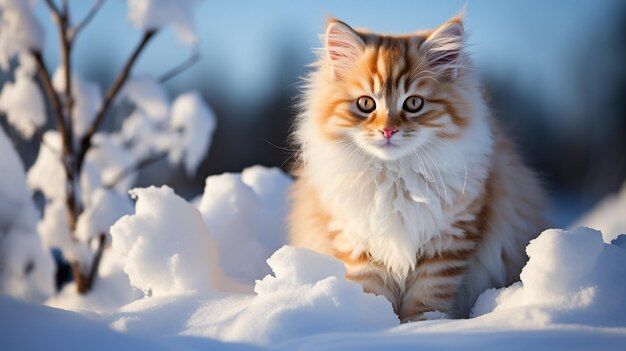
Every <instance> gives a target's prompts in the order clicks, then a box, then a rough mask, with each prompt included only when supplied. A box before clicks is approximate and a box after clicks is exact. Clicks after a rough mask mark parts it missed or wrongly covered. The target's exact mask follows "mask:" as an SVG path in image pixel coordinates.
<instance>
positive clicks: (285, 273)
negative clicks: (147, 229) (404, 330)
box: [182, 246, 398, 345]
mask: <svg viewBox="0 0 626 351" xmlns="http://www.w3.org/2000/svg"><path fill="white" fill-rule="evenodd" d="M268 263H269V265H270V267H271V268H272V270H273V271H274V274H275V276H271V275H268V276H266V277H265V278H263V280H261V281H257V283H256V286H255V288H254V291H255V292H256V294H257V295H256V296H254V297H253V298H252V299H249V300H244V301H241V300H240V299H231V300H228V299H224V300H217V301H212V302H208V303H205V304H204V305H203V306H201V307H200V308H199V309H198V310H197V311H196V313H195V314H194V315H193V316H192V317H191V318H190V319H189V321H188V323H187V329H186V330H185V331H184V332H183V333H182V334H184V335H193V336H203V337H212V338H216V339H219V340H223V341H239V342H250V343H255V344H261V345H270V344H276V343H279V342H282V341H285V340H289V339H293V338H299V337H304V336H309V335H314V334H318V333H323V332H331V331H332V332H342V331H344V332H346V331H359V332H366V331H373V330H378V329H381V328H386V327H391V326H394V325H397V324H398V318H397V317H396V315H395V314H394V313H393V310H392V307H391V304H390V303H389V301H387V299H385V298H384V297H382V296H375V295H370V294H366V293H364V292H363V290H362V288H361V286H360V285H358V284H356V283H353V282H349V281H346V280H345V278H344V276H345V268H344V266H343V264H342V263H341V262H339V261H337V260H335V259H334V258H332V257H329V256H326V255H321V254H319V253H316V252H313V251H310V250H308V249H303V248H295V247H289V246H284V247H282V248H281V249H279V250H278V251H276V253H274V255H272V257H271V258H270V259H268Z"/></svg>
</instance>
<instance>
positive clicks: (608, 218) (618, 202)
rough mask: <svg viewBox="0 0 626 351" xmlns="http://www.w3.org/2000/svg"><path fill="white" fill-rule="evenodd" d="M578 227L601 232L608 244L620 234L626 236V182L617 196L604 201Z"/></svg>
mask: <svg viewBox="0 0 626 351" xmlns="http://www.w3.org/2000/svg"><path fill="white" fill-rule="evenodd" d="M576 225H577V226H587V227H591V228H595V229H598V230H601V231H602V235H603V237H604V241H605V242H607V243H608V242H611V240H613V239H615V238H617V236H618V235H620V234H626V182H624V184H622V188H621V190H620V191H619V192H618V193H617V194H614V195H611V196H608V197H607V198H605V199H604V200H602V201H601V202H600V203H599V204H598V205H596V206H595V208H594V209H592V210H591V211H590V212H589V213H587V214H586V215H584V216H583V217H582V218H581V219H580V220H579V221H578V223H577V224H576Z"/></svg>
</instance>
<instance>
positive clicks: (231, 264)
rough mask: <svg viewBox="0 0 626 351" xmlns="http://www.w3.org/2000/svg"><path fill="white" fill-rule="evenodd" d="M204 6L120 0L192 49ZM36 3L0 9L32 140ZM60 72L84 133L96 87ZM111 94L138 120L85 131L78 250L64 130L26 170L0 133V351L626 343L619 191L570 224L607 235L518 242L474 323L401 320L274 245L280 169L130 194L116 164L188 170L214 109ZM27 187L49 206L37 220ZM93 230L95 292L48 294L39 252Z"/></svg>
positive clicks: (623, 207) (21, 117)
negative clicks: (89, 139)
mask: <svg viewBox="0 0 626 351" xmlns="http://www.w3.org/2000/svg"><path fill="white" fill-rule="evenodd" d="M198 2H199V1H198V0H133V1H128V9H129V12H128V18H129V21H130V22H131V23H132V25H133V26H135V27H137V28H138V29H142V30H151V29H155V28H160V27H163V26H170V25H171V26H172V27H173V29H174V31H175V32H176V35H177V38H178V39H179V40H180V41H181V42H183V43H184V44H186V45H188V46H192V47H193V46H194V45H195V44H196V42H197V38H196V34H195V32H194V28H193V21H192V20H191V17H193V16H192V14H193V13H194V7H195V6H196V4H197V3H198ZM33 4H34V1H23V0H0V27H1V28H2V30H1V31H0V69H3V70H6V69H8V68H9V61H10V60H11V59H12V58H14V57H17V59H18V63H19V65H18V67H17V69H16V71H15V77H14V80H13V81H12V82H9V83H6V84H4V86H3V87H2V89H1V90H0V112H3V113H4V115H6V118H7V122H8V123H9V124H10V125H11V126H12V128H14V129H15V130H16V131H18V132H19V133H20V135H22V136H23V137H24V138H26V139H31V138H33V137H34V136H35V135H36V134H37V132H38V129H39V128H41V127H42V126H43V125H44V122H45V120H46V116H45V114H46V111H45V109H44V106H45V104H44V101H43V99H44V97H43V95H42V94H41V93H40V91H39V90H38V89H37V85H36V84H35V81H34V80H33V76H34V72H35V70H34V67H35V65H34V63H33V60H32V57H31V55H30V50H33V49H40V48H41V47H42V46H43V32H42V29H41V27H40V25H39V24H38V23H37V20H36V18H35V17H34V16H33V14H32V6H33ZM55 72H56V73H55V74H54V75H53V77H52V85H53V88H54V89H56V90H57V91H59V92H62V91H64V90H65V84H66V82H65V80H64V79H62V78H63V77H64V76H65V74H64V71H63V68H61V67H60V68H57V69H56V70H55ZM69 73H70V75H69V76H70V77H71V82H72V87H73V88H72V91H71V95H73V98H74V100H75V105H74V106H73V110H72V111H73V114H72V116H73V117H72V118H73V119H76V120H73V124H74V127H75V128H74V132H76V134H77V135H76V136H80V135H81V134H82V133H84V131H85V129H86V128H87V126H88V125H90V123H91V121H92V120H93V118H94V114H95V113H96V110H97V107H98V106H99V105H100V104H101V102H102V91H101V90H100V87H99V86H97V85H96V84H94V83H92V82H89V81H87V80H84V79H82V78H81V77H80V76H79V75H77V73H76V72H69ZM117 100H118V101H116V102H119V101H121V100H125V101H128V102H130V103H131V104H132V105H133V106H134V109H133V111H132V113H131V115H130V116H128V118H126V119H125V120H124V123H123V125H122V126H121V129H120V130H119V131H116V132H113V133H104V132H98V133H97V134H96V135H95V136H94V138H93V144H94V145H95V148H93V149H91V150H90V152H89V153H88V154H87V156H86V160H85V168H84V169H83V171H84V172H83V173H81V176H80V179H79V182H78V183H79V184H77V188H78V189H79V190H80V191H79V194H80V195H81V198H80V200H81V202H82V203H83V205H84V207H85V209H84V211H82V213H81V215H80V216H79V217H78V218H77V229H76V231H75V233H74V234H75V239H74V240H71V239H70V238H71V235H70V233H69V226H68V223H67V221H68V220H67V215H66V208H65V205H64V200H65V196H66V191H65V190H64V189H65V187H64V185H65V176H64V171H63V165H62V162H61V157H59V154H60V150H61V136H60V134H59V133H58V132H55V131H47V132H45V133H44V134H43V135H42V140H43V144H44V146H42V147H41V148H40V153H39V155H38V157H37V160H36V161H35V164H34V165H33V166H32V167H31V168H30V169H29V170H28V172H25V171H24V169H23V165H22V163H21V161H20V159H19V157H18V156H17V153H16V152H15V150H14V149H13V146H12V145H11V142H10V140H9V139H8V138H7V136H6V134H5V133H4V131H3V130H2V129H0V292H2V293H3V294H6V295H0V350H40V349H50V350H85V349H87V350H100V349H101V350H206V349H211V350H217V349H223V350H256V349H281V350H308V349H315V350H317V349H324V350H325V349H335V350H349V349H360V350H363V349H379V350H389V349H396V350H402V349H411V350H413V349H419V348H424V349H429V350H431V349H446V350H452V349H463V350H467V349H476V350H503V349H505V350H533V351H536V350H555V349H568V350H571V349H574V350H590V349H593V350H624V349H626V278H625V277H626V236H624V235H622V236H619V234H622V233H626V184H625V186H624V187H623V189H622V191H621V192H620V193H619V194H617V195H615V197H613V198H610V199H607V200H606V201H604V202H603V203H602V204H600V205H599V206H598V207H597V208H596V209H595V210H594V211H592V212H590V213H589V214H588V215H586V216H585V217H583V218H582V219H581V221H580V225H582V226H588V227H593V228H596V229H599V230H601V231H602V232H600V231H598V230H594V229H589V228H584V227H580V228H573V229H571V230H559V229H551V230H547V231H545V232H543V233H541V235H539V237H538V238H537V239H535V240H533V241H532V242H531V243H530V245H529V246H528V247H527V253H528V256H529V261H528V263H527V264H526V266H525V267H524V270H523V272H522V274H521V281H520V282H517V283H515V284H513V285H511V286H510V287H507V288H503V289H498V290H495V289H491V290H488V291H485V292H484V293H483V294H482V295H481V296H480V298H479V299H478V301H477V302H476V305H475V307H474V310H473V315H472V318H470V319H466V320H449V319H445V318H443V317H444V316H443V315H442V314H440V313H436V312H433V313H430V314H429V315H428V320H426V321H421V322H415V323H409V324H404V325H400V324H399V321H398V318H397V317H396V316H395V314H394V313H393V310H392V308H391V305H390V303H389V302H388V301H387V300H386V299H385V298H384V297H381V296H375V295H370V294H366V293H364V292H363V291H362V289H361V287H360V286H359V285H358V284H356V283H353V282H350V281H347V280H346V279H345V268H344V266H343V264H342V263H341V262H339V261H337V260H335V259H334V258H332V257H327V256H324V255H321V254H318V253H315V252H312V251H309V250H306V249H301V248H295V247H289V246H284V244H285V242H286V240H285V238H286V223H285V218H286V214H287V211H288V207H289V206H288V192H289V187H290V184H291V179H290V178H289V177H288V176H286V175H285V174H284V173H283V172H282V171H280V170H279V169H275V168H264V167H261V166H254V167H250V168H247V169H245V170H243V171H242V172H241V173H240V174H239V173H236V174H235V173H230V174H222V175H216V176H211V177H209V178H207V180H206V187H205V189H204V194H203V195H202V197H201V198H199V199H197V200H195V201H192V202H191V203H190V202H187V201H185V200H184V199H183V198H181V197H179V196H178V195H176V194H175V192H174V191H173V190H172V189H170V188H168V187H166V186H164V187H160V188H157V187H148V188H143V189H133V190H131V191H130V196H128V194H127V189H128V188H129V187H130V186H131V185H132V183H133V182H134V176H133V175H130V176H125V170H126V169H128V167H129V166H132V165H133V164H135V163H136V162H138V161H142V160H146V159H149V158H150V157H151V156H155V155H159V154H163V155H164V156H167V159H168V161H169V163H170V164H172V165H178V164H180V165H182V166H183V167H184V170H185V171H186V172H187V173H189V174H193V173H194V172H195V170H196V168H197V166H198V164H199V162H200V161H202V159H203V157H204V154H205V153H206V151H207V149H208V147H209V145H210V136H211V135H212V133H213V131H214V130H215V127H216V125H215V116H214V115H213V111H212V110H211V109H210V108H209V107H208V106H206V105H205V103H204V101H203V100H202V98H201V97H200V95H199V94H198V93H195V92H188V93H184V94H181V95H179V96H177V97H175V98H174V99H173V100H172V101H170V97H169V96H168V95H167V94H166V92H165V90H164V88H163V87H162V85H160V84H159V83H158V82H157V81H156V79H155V78H151V77H142V76H138V77H137V76H133V77H131V79H130V80H129V81H128V82H126V84H125V85H124V87H123V89H122V92H121V93H120V95H119V96H118V97H117ZM33 190H38V191H40V192H42V193H43V195H44V196H45V198H46V204H45V209H44V214H43V218H41V219H40V218H39V216H38V215H39V214H38V213H37V210H36V209H35V206H34V204H33V202H32V194H31V191H33ZM131 196H132V199H134V200H135V203H134V205H133V202H132V201H131ZM99 233H109V234H110V237H108V236H107V237H106V239H107V243H108V246H107V248H106V250H105V251H104V256H103V258H102V263H101V264H100V266H99V271H98V275H97V279H96V281H95V285H94V286H93V289H92V290H91V291H90V292H89V293H88V294H87V295H78V294H77V292H76V286H75V285H74V283H71V284H68V285H66V286H65V287H64V288H63V289H62V290H61V291H60V292H54V291H53V290H54V289H53V281H52V278H53V269H54V265H53V260H52V258H51V255H50V254H49V249H50V248H51V247H56V248H58V249H61V251H62V253H63V255H64V256H65V258H67V259H70V260H72V261H74V262H82V263H85V262H89V261H90V260H88V259H87V258H90V255H92V254H93V253H92V250H91V248H92V247H91V246H92V245H91V244H92V243H93V239H94V238H96V237H97V236H98V235H99ZM537 234H539V233H537ZM9 295H10V296H14V297H19V298H21V299H22V300H16V299H15V298H14V297H9ZM23 300H28V301H31V303H30V304H29V303H27V302H24V301H23ZM42 301H43V302H44V304H43V305H38V304H36V303H39V302H42Z"/></svg>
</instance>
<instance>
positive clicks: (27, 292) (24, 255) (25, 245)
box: [0, 128, 54, 313]
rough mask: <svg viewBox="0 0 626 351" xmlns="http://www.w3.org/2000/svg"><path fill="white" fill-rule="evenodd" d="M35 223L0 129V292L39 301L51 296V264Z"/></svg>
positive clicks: (16, 159)
mask: <svg viewBox="0 0 626 351" xmlns="http://www.w3.org/2000/svg"><path fill="white" fill-rule="evenodd" d="M36 223H37V212H36V210H35V206H34V204H33V202H32V201H31V194H30V191H29V190H28V189H27V188H26V175H25V174H24V166H23V165H22V162H21V161H20V159H19V157H18V155H17V152H16V151H15V149H14V148H13V145H11V142H10V141H9V139H8V137H7V136H6V134H5V133H4V130H2V129H1V128H0V293H3V294H8V295H11V296H15V297H19V298H22V299H25V300H29V301H32V302H41V301H43V299H45V298H46V297H48V296H49V295H51V294H52V293H53V274H54V262H53V261H52V256H51V255H50V253H49V252H47V250H46V249H45V248H44V246H43V245H42V240H41V238H40V236H39V233H38V232H37V228H36V225H35V224H36ZM3 313H4V312H3Z"/></svg>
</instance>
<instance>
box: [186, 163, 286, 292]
mask: <svg viewBox="0 0 626 351" xmlns="http://www.w3.org/2000/svg"><path fill="white" fill-rule="evenodd" d="M290 184H291V180H290V179H289V177H287V176H286V175H285V174H284V173H283V172H282V171H281V170H279V169H277V168H265V167H261V166H254V167H250V168H247V169H245V170H244V171H243V172H242V173H241V174H237V173H225V174H221V175H217V176H210V177H208V178H207V179H206V186H205V188H204V194H203V195H202V199H201V200H200V203H199V205H198V209H199V210H200V212H201V213H202V216H203V218H204V221H205V223H206V224H207V227H208V228H209V231H210V232H211V233H212V234H213V235H214V236H215V238H216V239H217V242H218V245H219V252H221V253H222V255H220V264H221V266H222V267H223V268H224V271H225V272H226V273H227V274H228V275H229V276H231V277H233V278H236V279H238V280H240V281H242V282H248V283H252V282H254V280H255V279H260V278H262V277H263V276H264V275H266V274H268V273H269V272H270V271H269V267H268V266H267V265H266V264H265V260H266V259H267V258H268V257H269V256H270V255H271V254H272V252H274V251H275V250H276V249H278V248H279V247H280V246H281V245H283V243H284V242H285V236H286V227H285V221H284V218H285V215H286V211H287V192H288V189H289V186H290Z"/></svg>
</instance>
